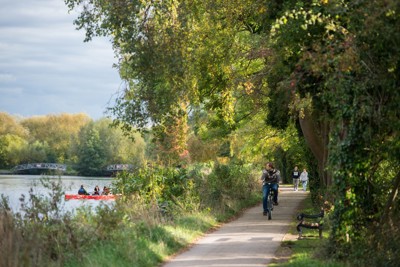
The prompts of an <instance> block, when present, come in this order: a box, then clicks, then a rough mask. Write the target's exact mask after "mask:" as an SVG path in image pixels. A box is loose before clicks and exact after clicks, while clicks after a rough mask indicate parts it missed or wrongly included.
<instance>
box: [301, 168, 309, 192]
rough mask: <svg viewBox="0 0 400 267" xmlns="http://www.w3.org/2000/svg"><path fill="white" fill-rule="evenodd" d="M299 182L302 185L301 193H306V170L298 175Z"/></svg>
mask: <svg viewBox="0 0 400 267" xmlns="http://www.w3.org/2000/svg"><path fill="white" fill-rule="evenodd" d="M300 181H301V183H302V184H303V191H307V184H308V172H307V170H306V169H304V170H303V172H302V173H301V174H300Z"/></svg>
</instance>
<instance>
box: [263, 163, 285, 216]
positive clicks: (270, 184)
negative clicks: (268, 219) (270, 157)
mask: <svg viewBox="0 0 400 267" xmlns="http://www.w3.org/2000/svg"><path fill="white" fill-rule="evenodd" d="M280 179H281V174H280V172H279V171H278V170H276V169H275V168H274V165H273V164H272V163H271V162H268V163H266V164H265V169H264V170H263V171H262V175H261V180H262V181H263V210H264V212H263V215H268V195H269V192H270V191H271V190H272V191H273V192H274V205H275V206H277V205H278V184H279V180H280Z"/></svg>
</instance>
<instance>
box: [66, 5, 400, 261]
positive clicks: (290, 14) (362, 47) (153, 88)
mask: <svg viewBox="0 0 400 267" xmlns="http://www.w3.org/2000/svg"><path fill="white" fill-rule="evenodd" d="M66 3H67V4H68V5H69V7H70V8H75V7H76V5H79V4H82V2H81V1H78V0H67V1H66ZM83 4H84V5H85V3H83ZM83 10H84V11H83V12H82V14H81V16H80V17H79V18H78V20H77V21H76V23H77V25H78V27H80V28H86V30H87V37H88V39H90V38H92V37H93V36H94V35H96V34H105V35H109V36H111V37H112V42H113V45H114V48H115V50H116V52H117V54H118V55H119V60H120V61H119V70H120V73H121V76H122V77H123V78H124V79H126V80H127V88H126V90H124V92H122V94H121V97H120V98H118V100H117V102H116V106H115V107H114V108H111V111H112V112H113V113H114V114H115V115H116V117H117V118H118V119H119V120H120V121H122V122H126V123H128V124H130V125H136V126H138V128H139V129H144V128H146V127H147V126H148V125H149V124H151V125H155V126H157V127H161V129H162V130H161V131H160V133H163V134H165V133H171V132H173V131H171V130H170V128H169V127H171V126H173V125H174V123H173V120H174V119H177V118H184V116H187V115H188V114H189V113H190V112H192V114H195V113H196V112H202V111H205V112H207V113H208V114H207V115H208V116H207V118H206V119H205V120H204V121H206V124H202V125H199V128H200V129H203V128H204V125H207V128H208V129H207V130H209V129H210V128H211V127H212V128H214V129H218V131H214V132H213V133H215V134H219V135H218V137H219V138H220V140H222V139H223V138H226V139H228V138H229V140H226V141H229V148H231V147H232V146H231V142H230V141H231V140H235V139H234V138H233V137H235V136H234V133H239V132H240V129H241V127H244V126H245V125H248V123H249V122H251V121H252V119H253V118H258V120H257V122H256V123H258V125H261V123H260V121H266V122H267V124H269V125H272V126H274V127H276V128H281V129H282V128H283V129H284V128H286V127H287V126H288V125H291V123H290V120H295V125H299V129H300V132H301V134H302V136H303V137H304V139H305V141H306V143H307V145H308V147H309V149H310V151H311V152H312V153H313V155H314V156H315V159H316V160H317V162H318V171H319V175H320V178H321V179H320V183H319V184H320V185H321V188H322V189H323V190H326V191H328V193H329V194H330V195H331V197H330V199H331V200H333V199H335V200H336V203H335V222H334V225H333V228H332V229H333V231H332V236H333V238H332V244H334V245H335V246H332V251H333V252H334V253H336V255H342V254H341V253H348V252H351V251H352V250H351V249H354V247H357V245H359V247H362V245H360V244H362V240H363V239H365V236H373V235H374V234H373V232H372V231H371V232H369V230H370V229H374V227H373V225H374V224H382V223H384V224H385V225H386V224H388V225H389V226H390V227H391V229H395V224H394V223H393V222H394V221H395V219H396V218H397V217H396V216H397V215H396V214H397V212H398V208H399V207H398V205H397V204H396V203H398V194H397V192H398V189H399V186H400V175H399V174H398V169H399V168H398V167H399V166H398V162H399V160H398V155H399V154H400V153H399V143H400V142H399V134H398V133H399V117H400V116H399V109H398V107H397V106H398V103H399V100H400V99H399V95H400V93H399V92H400V90H399V84H400V83H399V75H400V73H399V69H400V63H399V62H400V60H399V45H398V44H399V43H400V34H399V33H398V31H396V30H395V29H398V28H399V26H400V25H399V23H400V17H399V14H400V5H399V3H398V1H395V0H389V1H356V2H352V1H317V0H315V1H308V2H307V1H306V2H304V1H298V0H291V1H279V0H276V1H274V0H272V1H268V2H267V3H264V2H263V1H207V0H206V1H173V0H171V1H152V2H139V1H137V2H136V1H112V0H109V1H104V2H96V3H86V5H85V8H84V9H83ZM260 118H263V119H262V120H261V119H260ZM171 119H172V120H171ZM182 121H184V120H182ZM181 129H184V127H182V128H181ZM195 130H196V129H195ZM210 132H211V131H210ZM210 132H209V133H210ZM267 132H268V134H265V135H264V136H265V137H267V136H268V137H271V136H269V134H271V132H270V131H267ZM247 134H248V133H247ZM175 135H176V136H179V134H178V133H175ZM215 136H217V135H215ZM248 136H254V137H256V136H258V135H256V134H254V132H252V133H251V134H248V135H247V136H245V137H243V138H246V137H248ZM270 139H272V140H270ZM165 140H168V139H165ZM236 140H237V139H236ZM239 140H240V138H239ZM254 140H257V139H256V138H255V139H254ZM258 140H262V138H261V139H260V138H258ZM273 140H274V138H273V137H272V138H269V142H273ZM221 143H223V142H221ZM227 143H228V142H226V143H225V144H227ZM257 144H259V146H256V148H260V147H262V143H257ZM182 148H184V147H182ZM231 151H233V150H232V149H230V150H229V152H231ZM330 190H331V191H330ZM329 191H330V192H329ZM365 192H367V194H368V195H367V197H365ZM329 194H327V197H329ZM382 203H385V204H384V205H383V204H382ZM379 211H383V212H382V213H380V212H379ZM381 215H382V218H385V219H386V221H385V222H383V221H381V220H380V219H379V217H380V216H381ZM397 231H398V230H397ZM349 241H350V242H349ZM370 247H371V248H372V247H373V246H372V245H371V246H370ZM349 248H350V249H349ZM380 248H382V246H380ZM386 249H388V250H387V251H389V252H393V250H391V248H385V249H382V250H381V253H382V254H381V255H384V253H386V252H385V250H386Z"/></svg>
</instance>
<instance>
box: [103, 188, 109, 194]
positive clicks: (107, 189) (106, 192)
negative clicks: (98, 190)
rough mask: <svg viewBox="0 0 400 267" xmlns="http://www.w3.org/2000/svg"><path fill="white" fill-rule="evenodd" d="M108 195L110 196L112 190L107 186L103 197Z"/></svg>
mask: <svg viewBox="0 0 400 267" xmlns="http://www.w3.org/2000/svg"><path fill="white" fill-rule="evenodd" d="M108 194H110V188H108V187H107V186H104V188H103V195H108Z"/></svg>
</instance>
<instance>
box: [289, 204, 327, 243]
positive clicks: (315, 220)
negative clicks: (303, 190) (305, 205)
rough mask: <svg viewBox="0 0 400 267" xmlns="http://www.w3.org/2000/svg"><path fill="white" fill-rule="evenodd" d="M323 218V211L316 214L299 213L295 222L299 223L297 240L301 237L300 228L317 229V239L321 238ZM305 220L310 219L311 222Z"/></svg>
mask: <svg viewBox="0 0 400 267" xmlns="http://www.w3.org/2000/svg"><path fill="white" fill-rule="evenodd" d="M323 218H324V210H323V209H322V210H321V212H320V213H318V214H312V215H310V214H304V213H300V214H299V215H297V220H299V221H300V222H299V223H298V224H297V227H296V228H297V232H298V233H299V239H301V237H302V234H303V232H302V228H303V227H304V228H307V229H318V231H319V238H322V229H323V226H324V223H323V220H322V219H323ZM305 219H312V220H311V221H305Z"/></svg>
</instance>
